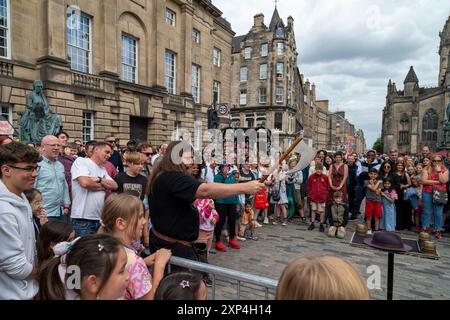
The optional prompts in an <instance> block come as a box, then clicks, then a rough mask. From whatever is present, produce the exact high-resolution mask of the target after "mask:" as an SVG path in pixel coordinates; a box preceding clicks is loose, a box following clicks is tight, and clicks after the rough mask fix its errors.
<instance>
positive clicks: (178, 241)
mask: <svg viewBox="0 0 450 320" xmlns="http://www.w3.org/2000/svg"><path fill="white" fill-rule="evenodd" d="M152 231H153V233H154V234H155V236H157V237H158V238H160V239H161V240H164V241H167V242H170V243H180V244H182V245H184V246H186V247H189V248H192V243H190V242H189V241H184V240H178V239H174V238H171V237H168V236H165V235H163V234H161V233H159V232H158V231H156V230H155V227H152Z"/></svg>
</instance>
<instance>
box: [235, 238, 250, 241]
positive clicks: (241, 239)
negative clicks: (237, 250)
mask: <svg viewBox="0 0 450 320" xmlns="http://www.w3.org/2000/svg"><path fill="white" fill-rule="evenodd" d="M236 239H238V240H239V241H245V240H247V239H245V238H241V237H236Z"/></svg>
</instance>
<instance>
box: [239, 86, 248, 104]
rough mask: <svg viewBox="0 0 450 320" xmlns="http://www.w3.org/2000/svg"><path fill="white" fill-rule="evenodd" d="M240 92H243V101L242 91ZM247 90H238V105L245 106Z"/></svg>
mask: <svg viewBox="0 0 450 320" xmlns="http://www.w3.org/2000/svg"><path fill="white" fill-rule="evenodd" d="M242 92H245V102H244V103H243V102H242V101H243V100H242V97H243V93H242ZM247 100H248V99H247V90H246V89H242V90H240V91H239V105H240V106H245V105H247Z"/></svg>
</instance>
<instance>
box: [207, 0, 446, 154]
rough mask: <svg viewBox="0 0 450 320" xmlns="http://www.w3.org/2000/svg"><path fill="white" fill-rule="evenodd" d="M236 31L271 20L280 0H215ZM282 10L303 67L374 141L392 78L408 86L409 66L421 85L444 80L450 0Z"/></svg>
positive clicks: (284, 4)
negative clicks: (442, 47)
mask: <svg viewBox="0 0 450 320" xmlns="http://www.w3.org/2000/svg"><path fill="white" fill-rule="evenodd" d="M213 2H214V5H216V6H217V7H218V8H219V9H220V10H221V11H223V16H224V17H225V18H227V20H228V21H229V22H230V23H231V25H232V28H233V30H234V31H235V32H236V35H242V34H246V33H247V32H248V31H249V30H250V28H251V27H252V25H253V16H254V15H255V14H257V13H263V14H264V16H265V23H266V25H268V24H269V22H270V19H271V17H272V13H273V10H274V2H273V1H272V0H245V1H238V0H214V1H213ZM278 12H279V13H280V16H281V18H282V19H283V20H284V21H286V18H287V17H288V16H289V15H291V16H292V17H293V18H294V27H295V34H296V42H297V49H298V51H299V67H300V72H302V73H303V74H304V75H305V77H306V78H309V79H310V81H311V82H315V83H316V92H317V97H318V98H319V99H327V100H329V101H330V106H331V110H335V109H337V108H339V109H341V110H345V111H346V116H347V118H348V119H349V120H350V121H351V122H352V123H354V124H355V126H356V127H357V128H362V129H363V130H364V131H365V134H366V140H367V145H368V146H370V147H371V146H372V144H373V143H374V142H375V140H376V138H377V137H378V136H379V135H380V134H381V118H382V114H381V111H382V109H383V107H384V103H385V97H386V86H387V82H388V81H389V79H392V81H394V82H396V83H397V88H398V89H399V90H401V89H403V80H404V78H405V77H406V74H407V73H408V70H409V66H411V65H412V66H414V69H415V71H416V73H417V76H418V78H419V81H420V84H421V85H428V86H429V85H436V84H437V79H438V70H439V56H438V54H437V51H438V47H439V41H440V38H439V32H440V31H441V30H442V28H443V26H444V24H445V21H446V20H447V18H448V16H449V14H450V2H448V1H445V0H413V1H411V0H394V1H393V0H339V1H333V0H316V1H298V0H281V1H280V2H279V3H278Z"/></svg>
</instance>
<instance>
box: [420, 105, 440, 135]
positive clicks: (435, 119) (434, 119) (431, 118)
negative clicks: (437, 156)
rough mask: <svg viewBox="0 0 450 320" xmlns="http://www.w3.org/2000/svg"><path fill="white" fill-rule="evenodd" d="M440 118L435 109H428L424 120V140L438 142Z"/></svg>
mask: <svg viewBox="0 0 450 320" xmlns="http://www.w3.org/2000/svg"><path fill="white" fill-rule="evenodd" d="M438 123H439V116H438V114H437V112H436V111H435V110H434V109H428V111H427V112H426V113H425V115H424V116H423V119H422V140H423V141H428V142H437V130H438Z"/></svg>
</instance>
